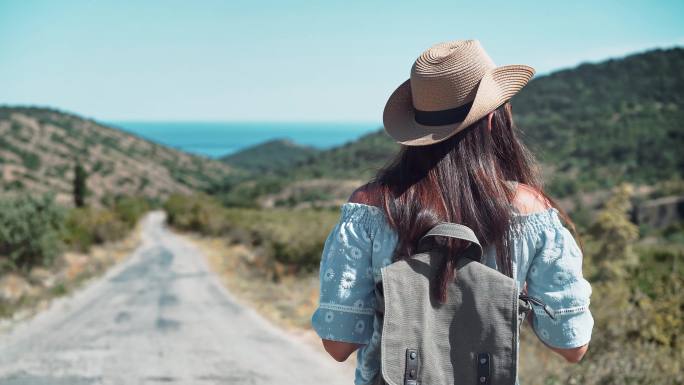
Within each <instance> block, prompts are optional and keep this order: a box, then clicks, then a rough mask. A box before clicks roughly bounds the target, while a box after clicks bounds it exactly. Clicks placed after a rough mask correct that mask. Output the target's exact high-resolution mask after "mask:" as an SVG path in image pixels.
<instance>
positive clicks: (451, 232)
mask: <svg viewBox="0 0 684 385" xmlns="http://www.w3.org/2000/svg"><path fill="white" fill-rule="evenodd" d="M430 237H449V238H456V239H462V240H464V241H468V242H470V246H468V249H473V248H474V249H475V255H474V256H472V253H471V250H468V251H469V253H468V255H469V256H471V258H472V259H477V260H479V259H480V258H482V246H481V245H480V241H479V240H478V239H477V236H476V235H475V233H474V232H473V230H472V229H471V228H470V227H468V226H465V225H459V224H456V223H450V222H441V223H439V224H437V225H436V226H435V227H433V228H431V229H430V230H429V231H428V232H427V233H425V235H423V237H422V238H420V241H419V242H418V244H419V245H420V244H421V243H423V242H424V241H425V239H427V238H430ZM473 257H474V258H473Z"/></svg>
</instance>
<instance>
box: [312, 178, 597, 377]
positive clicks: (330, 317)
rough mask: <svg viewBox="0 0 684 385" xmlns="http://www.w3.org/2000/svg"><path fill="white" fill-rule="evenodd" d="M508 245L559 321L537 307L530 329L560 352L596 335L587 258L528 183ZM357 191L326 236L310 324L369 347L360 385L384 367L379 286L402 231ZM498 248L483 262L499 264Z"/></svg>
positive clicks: (517, 269) (365, 192) (521, 274)
mask: <svg viewBox="0 0 684 385" xmlns="http://www.w3.org/2000/svg"><path fill="white" fill-rule="evenodd" d="M515 191H516V195H515V198H514V200H513V205H512V210H513V211H514V215H513V221H512V223H511V230H512V231H511V234H512V242H511V243H510V247H511V255H512V256H513V258H512V267H513V277H514V278H515V279H516V282H517V284H518V289H519V291H522V290H523V288H524V287H525V284H526V286H527V291H528V294H529V295H532V296H534V297H537V298H539V299H542V300H543V301H544V302H545V303H546V304H547V305H549V306H550V307H551V308H552V309H554V310H555V312H556V314H557V315H558V316H557V318H556V319H555V320H552V319H551V318H549V317H548V315H546V313H544V312H543V311H539V310H536V309H535V316H534V317H533V320H534V321H533V330H534V331H535V333H536V334H537V336H538V337H539V338H540V339H541V340H542V341H543V342H544V343H545V344H547V345H549V346H551V347H555V348H560V349H567V348H574V347H578V346H582V345H585V344H586V343H587V342H588V341H589V339H590V338H591V329H592V326H593V318H592V316H591V313H590V312H589V308H588V305H589V296H590V294H591V287H590V285H589V283H588V282H587V281H586V280H585V279H584V278H583V277H582V255H581V251H580V249H579V247H578V246H577V244H576V242H575V240H574V238H573V237H572V235H571V233H570V232H569V231H568V229H567V228H565V227H564V226H563V224H562V223H561V221H560V219H559V217H558V211H557V210H556V209H555V208H551V207H549V205H548V202H546V201H545V200H544V198H543V197H542V196H541V195H539V194H536V193H535V191H534V190H533V189H531V188H529V187H527V186H524V185H520V186H518V187H517V188H516V190H515ZM374 196H377V195H376V194H372V191H369V189H368V188H364V189H360V190H358V191H357V192H356V193H355V194H353V195H352V197H351V198H350V201H349V202H347V203H345V204H344V205H343V206H342V208H341V214H340V219H339V221H338V223H337V224H336V225H335V227H334V228H333V229H332V231H331V232H330V234H329V236H328V238H327V239H326V242H325V246H324V250H323V255H322V260H321V265H320V267H321V270H320V280H321V291H320V303H319V307H318V309H317V310H316V312H315V313H314V315H313V317H312V324H313V327H314V329H315V330H316V332H317V333H318V334H319V335H320V337H321V338H323V339H326V340H330V341H341V342H347V343H355V344H360V345H364V346H362V347H361V348H360V349H359V350H358V352H357V370H356V379H355V383H356V384H369V383H372V381H373V379H374V378H375V376H376V374H377V373H378V369H379V365H380V364H379V359H380V346H379V342H380V336H381V333H382V325H381V324H380V322H378V319H377V317H375V295H374V291H373V290H374V287H375V284H376V283H377V282H379V281H380V278H381V277H380V269H381V268H382V267H384V266H386V265H388V264H390V263H391V262H392V255H393V253H394V251H395V248H396V245H397V240H398V236H397V234H396V232H395V230H394V229H392V228H391V226H390V225H389V223H388V220H387V217H386V214H385V213H384V212H383V211H382V210H380V209H379V208H378V207H377V206H375V204H376V203H377V202H373V201H372V200H370V198H371V197H374ZM496 261H497V258H496V251H495V248H494V247H487V248H486V249H485V256H484V259H483V263H485V264H486V265H488V266H490V267H492V268H498V266H497V262H496Z"/></svg>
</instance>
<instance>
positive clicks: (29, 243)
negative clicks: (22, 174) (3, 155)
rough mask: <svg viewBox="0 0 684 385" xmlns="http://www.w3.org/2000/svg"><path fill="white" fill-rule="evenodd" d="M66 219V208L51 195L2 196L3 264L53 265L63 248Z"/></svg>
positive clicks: (0, 245)
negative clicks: (57, 203) (62, 230)
mask: <svg viewBox="0 0 684 385" xmlns="http://www.w3.org/2000/svg"><path fill="white" fill-rule="evenodd" d="M63 219H64V212H63V209H61V208H60V207H59V206H57V205H56V204H55V202H54V199H53V197H52V196H50V195H44V196H32V195H22V196H18V197H3V198H0V259H2V263H1V264H0V265H1V268H3V269H8V268H9V269H22V270H25V271H28V270H30V269H31V268H32V267H34V266H47V265H50V264H51V263H52V262H53V261H54V259H55V257H57V256H58V255H59V253H60V252H61V250H62V242H61V239H60V231H61V229H62V223H63Z"/></svg>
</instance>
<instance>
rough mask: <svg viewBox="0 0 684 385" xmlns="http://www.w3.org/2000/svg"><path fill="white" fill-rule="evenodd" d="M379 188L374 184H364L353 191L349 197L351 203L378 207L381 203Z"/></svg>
mask: <svg viewBox="0 0 684 385" xmlns="http://www.w3.org/2000/svg"><path fill="white" fill-rule="evenodd" d="M381 198H382V196H381V191H380V187H379V186H378V185H377V184H375V183H372V182H371V183H366V184H364V185H363V186H361V187H359V188H357V189H356V190H354V192H353V193H352V194H351V196H350V197H349V202H351V203H362V204H365V205H370V206H380V202H381Z"/></svg>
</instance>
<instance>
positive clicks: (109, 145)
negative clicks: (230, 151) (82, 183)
mask: <svg viewBox="0 0 684 385" xmlns="http://www.w3.org/2000/svg"><path fill="white" fill-rule="evenodd" d="M76 163H81V164H82V165H83V167H84V168H85V169H86V172H87V173H88V175H89V178H88V190H89V191H90V192H91V194H92V197H94V198H95V199H93V200H94V201H96V202H99V201H100V200H101V199H102V198H103V197H104V196H105V195H112V196H118V195H138V196H146V197H150V198H161V199H163V198H164V197H166V196H168V195H169V194H171V193H173V192H181V193H189V192H191V191H194V190H195V189H201V188H208V187H210V186H211V185H213V184H214V183H217V182H219V181H221V180H222V179H223V178H224V177H225V176H227V175H228V174H229V173H230V167H229V166H227V165H226V164H224V163H221V162H218V161H214V160H210V159H206V158H202V157H198V156H193V155H190V154H186V153H183V152H180V151H177V150H174V149H171V148H168V147H164V146H161V145H158V144H155V143H152V142H150V141H147V140H144V139H142V138H140V137H137V136H135V135H132V134H129V133H126V132H123V131H120V130H116V129H113V128H109V127H106V126H104V125H101V124H99V123H96V122H95V121H92V120H88V119H83V118H80V117H77V116H74V115H70V114H66V113H63V112H59V111H55V110H49V109H42V108H11V107H0V192H2V191H5V192H7V191H10V192H14V191H31V192H33V193H44V192H53V193H56V197H57V201H58V202H59V203H64V204H70V203H71V189H72V185H71V181H72V180H73V173H74V165H75V164H76Z"/></svg>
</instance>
